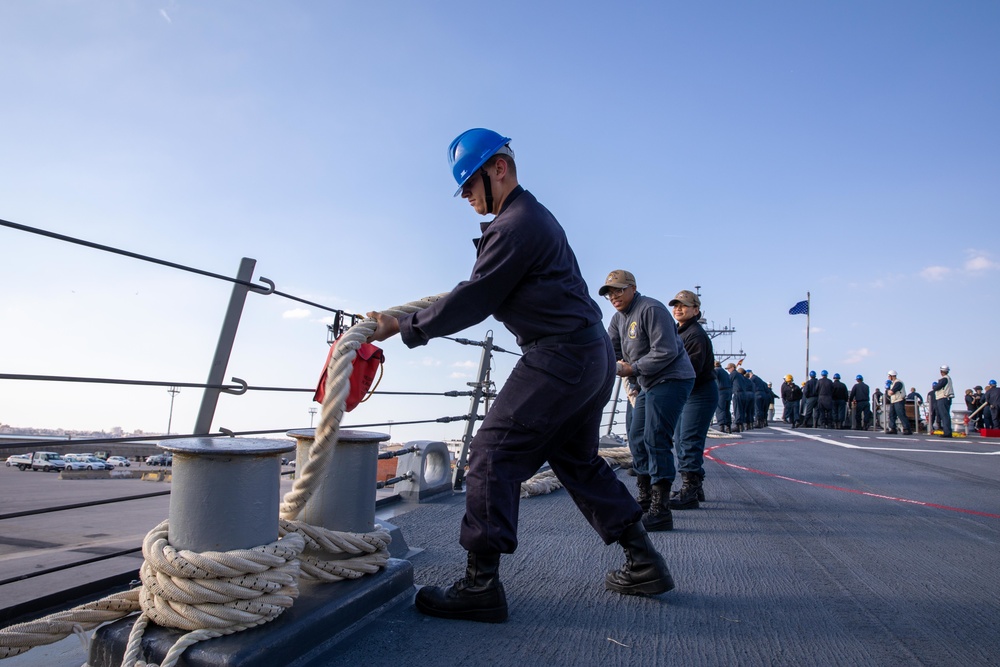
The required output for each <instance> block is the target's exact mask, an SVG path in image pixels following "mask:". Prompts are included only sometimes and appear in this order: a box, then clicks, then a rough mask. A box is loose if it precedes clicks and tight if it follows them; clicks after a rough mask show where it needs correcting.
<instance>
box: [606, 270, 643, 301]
mask: <svg viewBox="0 0 1000 667" xmlns="http://www.w3.org/2000/svg"><path fill="white" fill-rule="evenodd" d="M629 287H635V276H633V275H632V274H631V273H630V272H628V271H625V270H623V269H615V270H614V271H612V272H611V273H609V274H608V277H607V278H605V279H604V284H603V285H601V289H599V290H597V293H598V294H600V295H601V296H606V295H607V293H608V292H609V291H610V290H615V291H624V290H626V289H628V288H629Z"/></svg>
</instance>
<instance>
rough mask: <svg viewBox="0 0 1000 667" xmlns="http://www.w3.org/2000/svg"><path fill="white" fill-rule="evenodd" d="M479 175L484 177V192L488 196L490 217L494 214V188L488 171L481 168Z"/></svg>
mask: <svg viewBox="0 0 1000 667" xmlns="http://www.w3.org/2000/svg"><path fill="white" fill-rule="evenodd" d="M479 173H480V174H481V175H482V177H483V190H484V191H485V194H486V208H487V211H486V212H487V213H489V214H490V215H492V214H493V188H492V187H490V176H489V174H487V173H486V169H485V168H481V169H480V170H479Z"/></svg>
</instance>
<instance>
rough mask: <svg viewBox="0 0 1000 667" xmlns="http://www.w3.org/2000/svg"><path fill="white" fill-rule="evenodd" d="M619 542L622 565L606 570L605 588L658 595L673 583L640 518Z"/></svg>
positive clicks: (669, 588)
mask: <svg viewBox="0 0 1000 667" xmlns="http://www.w3.org/2000/svg"><path fill="white" fill-rule="evenodd" d="M653 488H654V489H655V488H656V487H653ZM618 544H620V545H622V548H623V549H625V565H623V566H622V568H621V569H620V570H612V571H611V572H608V574H607V576H605V577H604V587H605V588H607V589H608V590H609V591H617V592H619V593H624V594H626V595H659V594H660V593H666V592H667V591H669V590H671V589H672V588H673V587H674V579H673V577H671V576H670V570H668V569H667V564H666V563H665V562H663V557H662V556H661V555H660V554H659V553H657V552H656V548H655V547H653V543H652V542H651V541H650V539H649V535H647V534H646V529H645V528H643V526H642V523H641V522H639V521H636V522H635V523H633V524H632V525H631V526H629V527H628V528H626V529H625V532H623V533H622V536H621V537H620V538H618Z"/></svg>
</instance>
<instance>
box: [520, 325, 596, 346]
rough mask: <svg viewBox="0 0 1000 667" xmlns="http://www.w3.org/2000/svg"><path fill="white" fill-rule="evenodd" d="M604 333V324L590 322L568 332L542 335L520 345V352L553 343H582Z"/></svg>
mask: <svg viewBox="0 0 1000 667" xmlns="http://www.w3.org/2000/svg"><path fill="white" fill-rule="evenodd" d="M603 334H604V325H603V324H601V323H600V322H595V323H594V324H591V325H590V326H589V327H587V328H586V329H580V330H579V331H574V332H573V333H568V334H555V335H553V336H542V337H541V338H536V339H535V340H533V341H531V342H530V343H525V344H524V345H522V346H521V352H527V351H528V350H530V349H531V348H533V347H553V346H555V345H582V344H583V343H589V342H591V341H594V340H597V339H598V338H600V337H601V336H602V335H603Z"/></svg>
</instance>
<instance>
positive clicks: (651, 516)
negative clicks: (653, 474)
mask: <svg viewBox="0 0 1000 667" xmlns="http://www.w3.org/2000/svg"><path fill="white" fill-rule="evenodd" d="M669 502H670V482H669V481H667V480H665V479H664V480H660V481H659V482H657V483H656V484H654V485H653V489H652V494H651V498H650V502H649V511H648V512H646V513H644V514H643V515H642V525H643V526H644V527H645V528H646V530H648V531H650V532H658V531H661V530H673V529H674V517H673V516H672V515H671V514H670V506H669Z"/></svg>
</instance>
